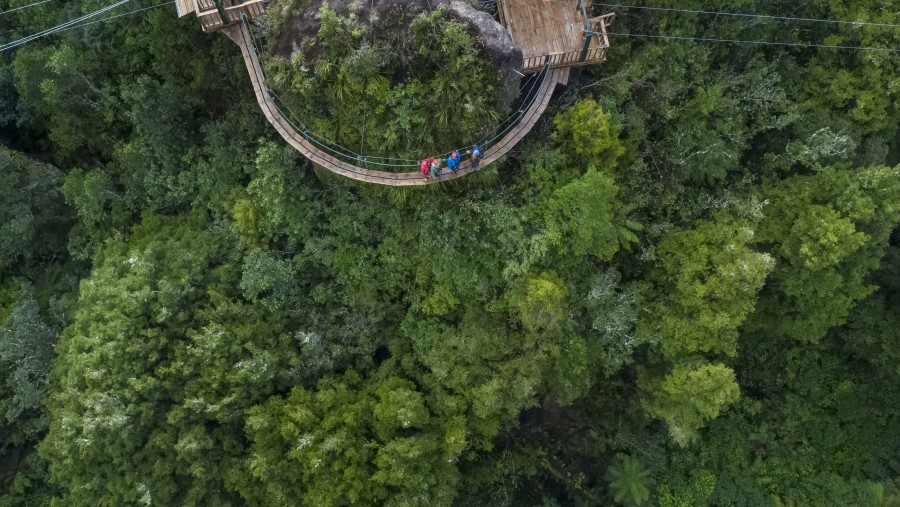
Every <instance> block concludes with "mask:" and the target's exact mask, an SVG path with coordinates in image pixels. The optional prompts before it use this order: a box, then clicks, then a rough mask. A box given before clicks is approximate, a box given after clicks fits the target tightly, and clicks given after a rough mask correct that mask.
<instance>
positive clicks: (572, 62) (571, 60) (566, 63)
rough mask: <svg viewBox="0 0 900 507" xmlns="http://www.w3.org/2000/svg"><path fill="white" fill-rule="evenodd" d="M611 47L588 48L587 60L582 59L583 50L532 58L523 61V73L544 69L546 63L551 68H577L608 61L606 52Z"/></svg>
mask: <svg viewBox="0 0 900 507" xmlns="http://www.w3.org/2000/svg"><path fill="white" fill-rule="evenodd" d="M607 49H609V46H592V47H590V48H588V52H587V55H586V56H585V59H584V60H582V59H581V50H580V49H579V50H576V51H564V52H561V53H550V54H549V55H538V56H530V57H528V58H524V59H523V60H522V72H536V71H539V70H541V69H542V68H543V67H544V62H546V61H548V60H549V61H550V66H551V67H553V68H557V67H577V66H579V65H587V64H591V63H597V62H602V61H603V60H605V59H606V50H607Z"/></svg>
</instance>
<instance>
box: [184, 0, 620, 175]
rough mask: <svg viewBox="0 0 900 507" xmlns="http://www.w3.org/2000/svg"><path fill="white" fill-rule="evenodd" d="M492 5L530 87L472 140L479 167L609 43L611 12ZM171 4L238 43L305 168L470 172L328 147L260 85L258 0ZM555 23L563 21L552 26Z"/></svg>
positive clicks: (542, 2) (511, 143) (261, 96)
mask: <svg viewBox="0 0 900 507" xmlns="http://www.w3.org/2000/svg"><path fill="white" fill-rule="evenodd" d="M508 2H511V3H509V4H507V3H508ZM500 3H501V5H500V6H499V9H500V21H501V24H503V25H504V26H505V27H506V28H507V30H508V31H509V32H510V35H511V36H512V40H513V42H514V43H515V44H516V45H517V46H519V48H520V49H522V53H523V62H522V65H521V70H522V72H524V73H532V74H533V75H532V76H531V78H530V79H529V82H531V87H530V88H528V86H527V83H526V86H523V91H524V97H523V99H522V101H523V102H522V105H521V106H520V107H519V108H517V110H516V111H515V112H514V113H513V114H512V115H511V116H510V118H507V119H506V120H504V121H503V122H500V126H499V127H498V131H496V132H494V133H492V135H491V136H488V137H486V138H485V139H483V140H481V142H479V143H478V145H479V146H481V147H483V148H485V149H486V150H485V151H486V156H485V157H484V160H483V161H482V162H481V167H484V166H486V165H488V164H491V163H492V162H495V161H497V160H499V159H500V158H501V157H503V156H504V155H506V154H507V153H508V152H509V151H510V150H511V149H512V148H513V147H515V146H516V144H518V143H519V141H521V140H522V138H524V137H525V135H526V134H528V133H529V132H530V131H531V129H532V128H533V127H534V125H535V124H536V123H537V121H538V119H539V118H540V117H541V115H542V114H543V112H544V110H545V109H546V108H547V104H548V103H549V102H550V98H551V97H552V95H553V91H554V90H555V89H556V86H557V85H565V84H566V83H568V80H569V72H570V70H571V67H575V66H580V65H589V64H594V63H600V62H603V61H604V60H606V51H607V49H608V48H609V40H608V38H606V37H605V36H604V33H605V32H606V28H607V25H608V24H610V23H611V22H612V17H613V14H607V15H604V16H599V17H595V18H589V17H588V15H587V9H586V6H585V3H584V0H500ZM532 4H533V5H532ZM176 7H177V9H178V15H179V16H185V15H187V14H191V13H193V14H196V15H197V17H198V18H199V20H200V25H201V26H202V27H203V30H204V31H207V32H211V31H221V32H222V33H224V34H225V35H226V36H227V37H228V38H229V39H231V40H232V41H233V42H234V43H235V44H237V45H238V47H239V48H240V50H241V54H242V56H243V58H244V63H245V64H246V66H247V71H248V73H249V75H250V82H251V84H252V85H253V91H254V93H255V94H256V100H257V102H258V103H259V107H260V109H262V111H263V114H264V115H265V117H266V119H267V120H268V121H269V123H270V124H272V126H273V127H274V128H275V130H276V131H277V132H278V134H279V135H281V137H282V138H283V139H284V140H285V141H286V142H287V143H288V144H289V145H291V146H292V147H293V148H294V149H295V150H297V151H298V152H300V153H301V154H302V155H303V156H304V157H306V158H308V159H309V160H310V161H311V162H312V163H313V164H315V165H317V166H319V167H322V168H324V169H327V170H329V171H332V172H334V173H336V174H340V175H342V176H346V177H348V178H351V179H354V180H357V181H362V182H365V183H376V184H380V185H389V186H420V185H428V184H432V183H438V182H444V181H448V180H451V179H456V178H460V177H462V176H465V175H466V174H469V173H471V172H473V171H474V168H473V167H472V163H471V160H468V159H465V160H463V162H462V163H461V164H460V168H459V170H458V171H457V172H456V173H453V172H449V171H445V172H444V174H443V175H441V176H440V177H438V178H428V179H424V178H422V176H421V174H420V173H419V171H418V161H398V160H396V159H386V158H379V157H368V156H364V155H362V154H358V153H354V152H351V151H349V150H347V149H346V148H343V147H340V146H337V145H334V144H333V143H329V142H328V140H326V139H324V138H322V137H321V136H319V135H316V134H315V132H312V131H310V130H309V129H308V128H306V127H305V126H304V125H303V124H302V123H300V121H299V120H298V119H296V118H292V117H291V115H290V114H287V113H288V112H286V111H285V108H283V107H282V106H283V105H284V104H283V103H281V101H280V99H279V98H278V96H277V95H276V94H275V93H274V92H272V90H270V89H269V88H268V87H267V86H266V78H265V74H264V72H263V69H262V65H261V64H260V61H259V49H258V48H257V46H256V45H255V42H254V40H253V38H252V36H251V31H250V25H249V20H250V19H252V18H254V17H256V16H260V15H262V14H264V13H265V7H264V3H263V0H247V1H243V2H242V1H240V0H177V1H176ZM547 9H549V11H548V10H547ZM536 12H537V13H538V14H540V13H541V12H551V13H552V14H551V17H548V16H544V15H535V13H536ZM558 19H564V20H566V22H565V23H564V24H560V23H558ZM526 88H528V90H527V91H525V89H526ZM460 151H461V152H462V150H460ZM423 155H426V154H423ZM423 158H424V156H423ZM400 162H403V163H400ZM371 167H379V168H382V167H383V168H385V170H377V169H372V168H371ZM404 168H407V169H406V170H405V171H404V172H398V171H397V169H401V170H402V169H404ZM388 169H392V170H388ZM410 169H412V170H410Z"/></svg>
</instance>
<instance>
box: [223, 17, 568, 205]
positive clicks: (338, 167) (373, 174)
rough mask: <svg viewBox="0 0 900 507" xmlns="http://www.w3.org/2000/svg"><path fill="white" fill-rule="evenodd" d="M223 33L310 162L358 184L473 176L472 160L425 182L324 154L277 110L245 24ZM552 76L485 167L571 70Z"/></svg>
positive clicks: (268, 111)
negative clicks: (360, 165) (453, 171)
mask: <svg viewBox="0 0 900 507" xmlns="http://www.w3.org/2000/svg"><path fill="white" fill-rule="evenodd" d="M222 31H223V32H225V35H227V36H228V38H230V39H231V40H232V41H234V42H235V43H236V44H237V45H238V46H239V47H240V48H241V54H242V55H243V56H244V63H245V64H246V65H247V71H248V72H249V73H250V81H251V82H252V83H253V91H254V92H255V93H256V100H257V102H259V107H260V108H261V109H262V111H263V113H264V114H265V115H266V119H267V120H269V123H271V124H272V126H273V127H275V130H277V131H278V133H279V134H281V137H283V138H284V140H285V141H287V142H288V144H290V145H291V146H293V147H294V149H296V150H297V151H299V152H300V153H302V154H303V156H304V157H306V158H308V159H309V160H310V161H311V162H312V163H314V164H316V165H317V166H320V167H323V168H325V169H328V170H329V171H332V172H334V173H337V174H340V175H342V176H346V177H348V178H352V179H354V180H358V181H363V182H366V183H377V184H380V185H389V186H394V187H402V186H415V185H428V184H431V183H440V182H443V181H449V180H452V179H456V178H460V177H462V176H465V175H466V174H469V173H470V172H472V164H471V162H470V161H469V160H464V161H463V162H462V163H461V164H460V169H459V171H458V172H457V173H456V174H454V173H452V172H450V171H449V170H447V169H446V168H445V169H444V174H442V175H441V176H439V177H438V178H428V180H427V181H426V180H424V179H422V176H421V174H420V173H419V171H415V172H403V173H392V172H387V171H373V170H371V169H364V168H362V167H357V166H354V165H352V164H348V163H347V162H344V161H342V160H339V159H337V158H335V157H334V156H332V155H330V154H328V153H326V152H324V151H322V150H321V149H319V148H318V147H316V146H315V145H314V144H313V143H311V142H309V141H308V140H307V139H306V138H304V137H303V136H302V135H301V134H299V133H298V132H296V131H295V130H294V128H293V127H292V126H291V124H290V122H289V121H288V120H287V118H285V117H284V116H283V115H282V114H281V112H280V111H279V110H278V108H277V107H276V106H275V102H274V101H273V100H272V98H271V97H270V96H269V94H268V92H267V91H266V85H265V78H264V76H263V71H262V66H261V65H260V63H259V58H258V57H257V55H256V51H254V50H253V44H252V41H251V40H250V32H249V31H248V29H247V27H246V25H245V24H244V23H237V24H234V25H229V26H226V27H224V28H222ZM549 72H550V74H549V75H548V76H547V77H546V78H545V79H544V80H543V82H542V83H541V87H540V89H538V92H537V96H536V98H535V100H534V101H533V102H532V103H531V107H530V108H529V109H528V110H527V111H526V112H525V113H524V115H523V116H522V118H521V119H520V120H519V123H518V124H517V125H516V126H514V127H513V128H512V129H511V130H510V131H509V132H508V133H507V134H506V135H505V136H504V137H503V138H502V139H500V140H499V141H497V142H496V143H495V144H493V145H491V146H489V147H488V149H487V150H486V152H487V156H486V157H485V159H484V161H483V162H482V163H481V167H484V166H486V165H488V164H490V163H492V162H495V161H496V160H497V159H499V158H500V157H502V156H503V155H505V154H506V153H507V152H509V151H510V150H511V149H512V148H513V147H514V146H515V145H516V144H517V143H518V142H519V141H521V140H522V138H523V137H525V135H526V134H528V132H530V131H531V128H532V127H534V124H535V123H537V120H538V118H540V116H541V114H542V113H543V112H544V109H546V108H547V104H548V103H549V102H550V97H551V96H552V95H553V90H554V89H555V88H556V85H557V84H558V83H560V84H565V83H566V82H568V80H569V68H568V67H564V68H557V69H551V70H550V71H549ZM423 155H424V154H423ZM423 158H424V156H423Z"/></svg>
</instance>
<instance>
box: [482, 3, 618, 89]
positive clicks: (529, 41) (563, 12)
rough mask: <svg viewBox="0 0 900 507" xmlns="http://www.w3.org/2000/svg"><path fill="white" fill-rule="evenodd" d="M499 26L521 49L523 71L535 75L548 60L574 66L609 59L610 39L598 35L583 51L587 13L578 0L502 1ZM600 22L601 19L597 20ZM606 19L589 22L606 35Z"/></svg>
mask: <svg viewBox="0 0 900 507" xmlns="http://www.w3.org/2000/svg"><path fill="white" fill-rule="evenodd" d="M498 12H499V13H500V23H501V24H503V26H504V27H506V29H507V30H508V31H509V35H510V36H511V37H512V40H513V42H514V43H515V44H516V45H517V46H519V48H520V49H521V50H522V60H523V63H522V72H534V71H536V70H537V69H540V68H541V67H543V66H544V63H545V62H546V61H547V60H548V59H549V61H550V64H551V66H552V67H575V66H580V65H590V64H595V63H600V62H602V61H604V60H606V49H607V48H608V47H609V41H608V39H605V38H603V37H601V36H600V35H599V34H597V33H595V34H594V35H592V36H591V38H590V42H589V43H588V51H587V53H586V54H584V57H583V58H582V53H583V50H584V35H585V32H584V29H585V19H584V12H583V11H582V9H581V4H580V3H579V2H578V0H500V2H498ZM597 19H598V20H599V18H597ZM604 23H606V19H603V20H599V21H597V22H595V21H594V20H593V19H589V20H588V26H589V27H590V29H591V30H592V31H593V32H605V31H606V27H605V24H604Z"/></svg>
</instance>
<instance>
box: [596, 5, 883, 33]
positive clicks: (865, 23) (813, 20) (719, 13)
mask: <svg viewBox="0 0 900 507" xmlns="http://www.w3.org/2000/svg"><path fill="white" fill-rule="evenodd" d="M591 5H596V6H599V7H612V8H616V9H641V10H645V11H664V12H684V13H689V14H712V15H716V16H735V17H743V18H763V19H778V20H781V21H803V22H808V23H833V24H847V25H858V26H882V27H889V28H900V24H892V23H871V22H868V21H845V20H840V19H816V18H795V17H791V16H771V15H768V14H751V13H746V12H722V11H700V10H692V9H675V8H672V7H647V6H643V5H623V4H607V3H600V2H594V3H593V4H591Z"/></svg>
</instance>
